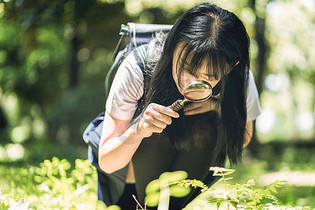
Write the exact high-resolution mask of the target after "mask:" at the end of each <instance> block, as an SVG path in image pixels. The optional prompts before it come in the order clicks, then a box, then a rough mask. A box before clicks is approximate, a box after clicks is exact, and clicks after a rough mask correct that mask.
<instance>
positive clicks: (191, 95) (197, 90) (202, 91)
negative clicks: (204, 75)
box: [171, 80, 219, 111]
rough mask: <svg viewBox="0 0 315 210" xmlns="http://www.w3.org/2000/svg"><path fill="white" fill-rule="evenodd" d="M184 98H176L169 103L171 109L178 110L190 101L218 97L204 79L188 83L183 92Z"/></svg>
mask: <svg viewBox="0 0 315 210" xmlns="http://www.w3.org/2000/svg"><path fill="white" fill-rule="evenodd" d="M183 95H184V99H178V100H177V101H175V102H174V103H173V104H172V105H171V109H173V110H174V111H178V110H180V109H181V108H183V106H184V104H185V103H186V102H188V101H190V102H202V101H205V100H207V99H208V98H210V97H213V98H215V99H218V98H219V95H216V96H213V95H212V87H211V85H210V84H209V83H208V82H206V81H204V80H194V81H192V82H191V83H189V84H188V85H187V86H186V87H185V89H184V92H183Z"/></svg>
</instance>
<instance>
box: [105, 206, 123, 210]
mask: <svg viewBox="0 0 315 210" xmlns="http://www.w3.org/2000/svg"><path fill="white" fill-rule="evenodd" d="M120 209H121V208H120V207H119V206H117V205H112V206H109V207H107V208H106V210H120Z"/></svg>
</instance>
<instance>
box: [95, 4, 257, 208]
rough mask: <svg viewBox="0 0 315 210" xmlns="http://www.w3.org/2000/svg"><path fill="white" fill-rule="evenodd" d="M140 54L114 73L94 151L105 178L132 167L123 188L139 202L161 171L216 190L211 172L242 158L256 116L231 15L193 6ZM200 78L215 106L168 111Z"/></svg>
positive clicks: (245, 49) (242, 33) (240, 31)
mask: <svg viewBox="0 0 315 210" xmlns="http://www.w3.org/2000/svg"><path fill="white" fill-rule="evenodd" d="M145 49H146V50H147V51H146V53H145V55H143V53H137V50H136V51H135V53H130V55H128V57H127V58H126V59H125V60H124V62H123V63H122V64H121V66H120V68H119V69H118V72H117V74H116V77H115V79H114V81H113V85H112V87H111V90H110V93H109V97H108V99H107V103H106V114H105V118H104V126H103V132H102V137H101V142H100V147H99V164H100V167H101V169H102V170H103V171H105V172H106V173H112V172H115V171H117V170H119V169H121V168H123V167H125V166H126V165H127V164H129V163H130V164H129V168H128V176H127V179H126V182H127V183H134V182H135V185H136V189H137V198H138V200H139V202H140V203H144V197H145V192H144V190H145V187H146V185H147V184H148V183H149V182H150V181H152V180H153V179H156V178H158V177H159V175H160V174H161V173H163V172H165V171H176V170H184V171H187V172H188V175H189V178H192V179H199V180H203V181H204V182H205V183H207V184H208V185H211V184H213V183H214V182H215V179H214V178H213V177H212V176H211V173H210V172H209V167H210V166H215V165H221V166H222V165H223V164H224V162H225V160H226V157H228V158H229V160H230V162H232V163H237V161H238V160H240V159H241V154H242V149H243V147H244V146H246V145H247V144H248V143H249V141H250V138H251V136H252V127H253V122H252V121H253V120H254V119H255V118H256V117H257V116H258V115H259V114H260V107H259V102H258V96H257V90H256V86H255V83H254V79H253V76H252V73H251V72H250V70H249V38H248V35H247V32H246V30H245V27H244V25H243V24H242V22H241V21H240V20H239V19H238V18H237V17H236V16H235V15H234V14H233V13H231V12H228V11H226V10H223V9H221V8H219V7H217V6H215V5H212V4H208V3H206V4H201V5H199V6H196V7H194V8H192V9H190V10H189V11H187V12H186V13H185V14H183V15H182V16H181V17H180V18H179V19H178V20H177V21H176V23H175V24H174V26H173V27H172V29H171V31H170V32H169V33H168V34H167V35H166V37H165V38H163V37H157V38H156V39H155V40H153V41H152V42H151V43H150V44H149V46H147V47H145ZM139 58H140V59H139ZM138 60H141V61H145V62H144V63H143V62H142V63H139V62H137V61H138ZM197 79H198V80H205V81H207V82H208V83H210V85H211V86H212V87H213V92H214V94H220V98H219V100H215V99H213V98H210V99H208V100H206V101H204V102H200V103H190V104H187V105H185V106H184V108H183V109H182V110H180V111H179V112H175V111H173V110H172V109H171V108H170V105H171V104H172V103H173V102H174V101H176V100H177V99H178V98H183V96H182V94H183V89H184V87H185V86H186V85H187V84H188V83H189V82H191V81H193V80H197ZM193 194H194V192H192V193H191V195H189V196H187V197H186V198H182V199H172V200H171V203H170V206H171V207H170V208H171V209H180V208H182V207H184V205H185V204H187V202H189V201H190V200H191V199H192V198H193ZM130 197H131V195H130ZM121 202H122V203H123V202H124V201H123V200H122V201H121ZM130 209H131V208H130Z"/></svg>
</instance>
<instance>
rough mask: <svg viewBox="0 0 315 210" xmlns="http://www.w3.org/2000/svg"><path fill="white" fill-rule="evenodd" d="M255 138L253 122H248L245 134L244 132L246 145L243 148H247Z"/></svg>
mask: <svg viewBox="0 0 315 210" xmlns="http://www.w3.org/2000/svg"><path fill="white" fill-rule="evenodd" d="M252 136H253V121H247V122H246V127H245V132H244V144H243V147H246V146H247V145H248V144H249V142H250V140H251V139H252Z"/></svg>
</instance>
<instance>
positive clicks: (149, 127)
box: [99, 104, 179, 173]
mask: <svg viewBox="0 0 315 210" xmlns="http://www.w3.org/2000/svg"><path fill="white" fill-rule="evenodd" d="M171 117H176V118H177V117H179V114H178V113H177V112H174V111H173V110H172V109H170V108H168V107H164V106H162V105H158V104H150V105H149V106H148V107H147V109H146V110H145V111H144V114H143V116H142V117H141V119H140V120H139V121H138V123H135V124H133V125H131V126H130V127H128V126H129V124H130V122H131V120H119V119H117V118H115V117H113V116H111V115H110V114H109V113H106V114H105V118H104V125H103V132H102V137H101V142H100V147H99V165H100V167H101V169H102V170H103V171H105V172H107V173H112V172H114V171H117V170H119V169H121V168H123V167H124V166H126V165H127V164H128V163H129V162H130V160H131V158H132V156H133V154H134V153H135V152H136V150H137V148H138V147H139V145H140V143H141V141H142V139H143V138H146V137H149V136H151V135H152V134H153V133H161V132H162V131H163V130H164V129H165V127H166V126H167V125H169V124H171V122H172V120H171Z"/></svg>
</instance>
